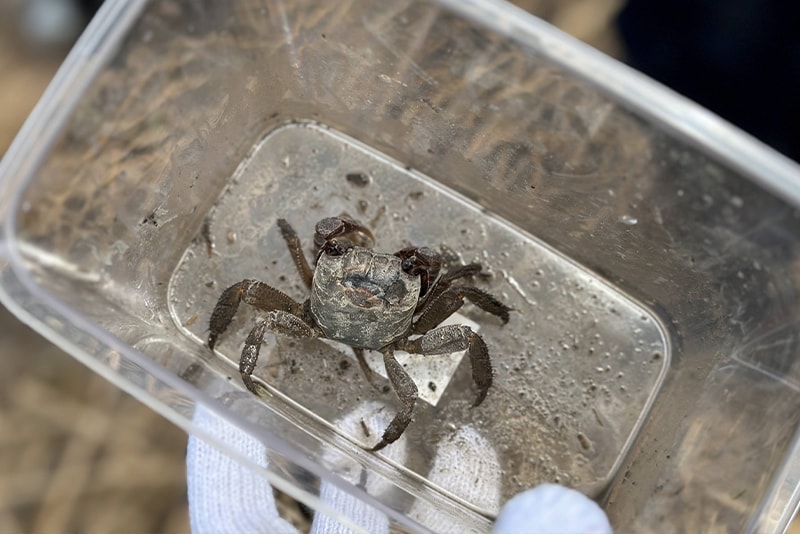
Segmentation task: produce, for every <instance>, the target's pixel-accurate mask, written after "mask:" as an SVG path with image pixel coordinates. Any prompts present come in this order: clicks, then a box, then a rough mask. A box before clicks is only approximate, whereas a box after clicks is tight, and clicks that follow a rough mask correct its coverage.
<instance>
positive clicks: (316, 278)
mask: <svg viewBox="0 0 800 534" xmlns="http://www.w3.org/2000/svg"><path fill="white" fill-rule="evenodd" d="M278 227H279V228H280V231H281V234H282V235H283V238H284V240H285V241H286V244H287V245H288V247H289V251H290V252H291V256H292V259H293V260H294V263H295V265H296V266H297V269H298V271H299V272H300V276H301V278H302V279H303V282H304V283H305V285H306V286H307V287H308V288H309V289H310V290H311V296H310V297H309V298H308V299H307V300H306V301H305V302H304V303H303V304H300V303H298V302H296V301H294V300H293V299H291V298H290V297H288V296H287V295H285V294H284V293H282V292H281V291H279V290H277V289H275V288H273V287H270V286H269V285H267V284H265V283H263V282H259V281H258V280H242V281H241V282H238V283H236V284H234V285H232V286H231V287H229V288H228V289H226V290H225V291H223V292H222V295H220V297H219V300H218V301H217V304H216V306H215V307H214V311H213V312H212V313H211V320H210V322H209V332H210V333H209V335H208V346H209V347H210V348H211V349H212V350H213V349H214V345H215V344H216V342H217V338H218V337H219V336H220V335H221V334H222V333H223V332H224V331H225V329H226V328H227V327H228V325H229V324H230V323H231V321H232V320H233V317H234V315H235V314H236V310H237V309H238V307H239V303H240V302H242V301H244V302H246V303H248V304H250V305H251V306H253V307H255V308H256V309H258V310H260V311H262V312H264V313H265V315H264V316H263V317H262V318H260V319H258V321H257V322H256V325H255V326H254V327H253V329H252V330H251V331H250V334H249V335H248V336H247V340H246V341H245V345H244V349H243V350H242V356H241V359H240V362H239V370H240V372H241V374H242V381H243V382H244V384H245V386H247V389H249V390H250V391H252V392H253V393H256V394H257V391H256V388H255V385H254V383H253V379H252V373H253V370H254V369H255V365H256V360H257V359H258V352H259V350H260V348H261V343H262V341H263V339H264V334H265V332H266V330H267V329H269V330H272V331H273V332H275V333H277V334H281V335H285V336H291V337H296V338H314V337H316V338H324V339H331V340H334V341H339V342H341V343H344V344H346V345H349V346H350V347H352V348H353V350H354V352H355V354H356V357H357V358H358V361H359V364H360V365H361V368H362V370H363V371H364V373H365V375H366V376H367V378H368V379H370V378H371V372H370V370H369V366H368V365H367V363H366V361H365V359H364V350H377V351H380V352H381V353H382V354H383V362H384V365H385V366H386V374H387V376H388V377H389V381H390V382H391V385H392V387H393V388H394V391H395V392H396V393H397V396H398V397H399V399H400V402H401V403H402V405H403V407H402V409H401V410H400V411H399V412H398V413H397V414H396V415H395V417H394V419H392V421H391V423H390V424H389V426H388V427H387V428H386V430H385V431H384V433H383V436H382V437H381V440H380V442H378V444H377V445H375V446H374V447H372V448H371V449H370V450H372V451H377V450H379V449H382V448H383V447H385V446H386V445H388V444H390V443H392V442H394V441H396V440H397V439H398V438H399V437H400V436H401V435H402V434H403V431H404V430H405V429H406V427H407V426H408V424H409V423H410V422H411V416H412V413H413V410H414V404H415V403H416V400H417V386H416V385H415V384H414V382H413V380H411V378H410V377H409V376H408V374H407V373H406V371H405V370H404V369H403V366H401V365H400V364H399V363H398V362H397V360H396V359H395V356H394V352H395V350H404V351H407V352H410V353H416V354H425V355H435V354H449V353H452V352H457V351H460V350H467V354H468V355H469V359H470V362H471V364H472V378H473V380H474V381H475V384H476V385H477V386H478V396H477V399H476V400H475V403H474V404H473V406H478V405H479V404H480V403H481V402H483V399H484V398H486V394H487V392H488V390H489V387H490V386H491V385H492V376H493V373H492V364H491V360H490V358H489V351H488V349H487V348H486V343H484V341H483V339H482V338H481V337H480V336H479V335H478V334H476V333H475V332H473V331H472V329H471V328H469V327H468V326H461V325H449V326H439V324H440V323H441V322H442V321H444V320H445V319H446V318H447V317H449V316H450V315H452V314H453V313H455V312H456V311H457V310H458V309H459V308H460V307H461V306H462V305H463V304H464V299H466V300H469V301H470V302H472V303H473V304H475V305H477V306H478V307H479V308H481V309H482V310H484V311H486V312H488V313H491V314H492V315H496V316H497V317H499V318H500V319H501V320H502V322H503V323H507V322H508V314H509V311H511V308H509V307H508V306H506V305H505V304H503V303H502V302H500V301H499V300H497V299H496V298H495V297H493V296H492V295H490V294H489V293H486V292H485V291H482V290H480V289H477V288H475V287H471V286H468V285H455V284H454V282H456V281H457V280H459V279H463V278H465V277H469V276H472V275H475V274H477V273H479V272H480V270H481V266H480V265H479V264H476V263H473V264H469V265H461V266H457V267H455V268H453V269H450V270H447V271H446V272H442V259H441V257H440V256H439V254H438V253H437V252H435V251H433V250H431V249H430V248H427V247H409V248H404V249H402V250H400V251H398V252H396V253H394V254H383V253H379V252H374V251H373V250H371V246H372V244H373V243H374V237H373V236H372V233H371V232H370V230H369V229H368V228H367V227H366V226H363V225H362V224H361V223H359V222H357V221H354V220H352V219H348V218H346V217H328V218H326V219H322V220H321V221H319V222H318V223H317V225H316V229H315V234H314V243H315V244H316V245H317V247H318V248H319V252H318V254H317V258H316V267H315V268H314V269H313V270H312V268H311V267H310V266H309V264H308V261H307V260H306V258H305V255H304V254H303V251H302V248H301V245H300V239H299V238H298V237H297V233H296V232H295V231H294V229H293V228H292V227H291V225H289V223H288V222H286V221H285V220H284V219H278ZM415 335H416V336H418V337H416V338H415V339H410V337H411V336H415Z"/></svg>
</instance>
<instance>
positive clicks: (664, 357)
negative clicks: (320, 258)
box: [0, 0, 800, 531]
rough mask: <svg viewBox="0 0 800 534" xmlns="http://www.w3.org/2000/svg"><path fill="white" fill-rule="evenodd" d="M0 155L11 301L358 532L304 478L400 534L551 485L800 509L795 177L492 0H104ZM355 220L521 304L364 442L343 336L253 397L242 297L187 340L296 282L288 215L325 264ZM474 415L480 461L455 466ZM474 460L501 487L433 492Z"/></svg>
mask: <svg viewBox="0 0 800 534" xmlns="http://www.w3.org/2000/svg"><path fill="white" fill-rule="evenodd" d="M0 171H1V178H2V184H1V185H2V195H0V214H1V215H2V219H0V225H2V226H0V231H2V234H1V235H2V237H1V238H0V253H2V256H3V258H4V259H3V260H2V261H3V264H2V265H3V266H4V268H3V270H2V284H1V285H0V289H1V292H2V300H3V302H4V304H5V305H7V306H8V307H9V308H10V309H11V310H12V311H14V312H15V313H16V314H17V315H18V316H20V318H22V319H23V320H25V321H26V322H28V323H29V324H31V325H32V326H34V327H35V328H37V329H38V330H39V331H40V332H41V333H42V334H43V335H45V336H47V337H48V338H49V339H51V340H53V341H55V342H56V343H58V344H59V345H60V346H62V347H63V348H65V349H66V350H67V351H69V352H70V353H72V354H73V355H74V356H75V357H76V358H79V359H80V360H81V361H83V362H84V363H86V364H87V365H89V366H90V367H92V368H93V369H94V370H96V371H97V372H99V373H101V374H102V375H103V376H105V377H107V378H108V379H109V380H111V381H113V382H114V383H116V384H117V385H119V386H120V387H121V388H123V389H125V390H126V391H128V392H130V393H132V394H134V395H135V396H137V397H138V398H139V399H141V400H142V401H143V402H145V403H147V404H148V405H149V406H151V407H153V408H155V409H156V410H158V411H159V412H161V413H162V414H164V416H166V417H168V418H169V419H170V420H172V421H174V422H175V423H176V424H178V425H180V426H181V427H183V428H185V429H186V430H187V431H188V432H191V433H196V434H197V435H199V436H200V437H202V438H206V439H209V440H210V441H211V442H212V443H213V444H215V445H217V446H220V447H221V448H223V449H225V446H224V445H223V444H221V443H219V442H217V441H216V440H214V438H213V437H211V436H209V435H208V433H207V432H205V431H204V430H203V429H202V428H197V427H196V426H195V425H194V423H193V414H194V413H195V410H196V408H197V407H198V406H203V407H205V408H207V409H208V410H210V411H212V412H214V413H216V414H217V415H219V416H221V417H223V418H224V419H226V420H227V421H229V422H231V423H233V424H235V425H236V426H239V427H241V428H243V429H245V430H246V431H247V432H248V433H250V434H252V435H253V436H255V437H256V438H257V439H259V440H260V441H261V442H263V443H264V444H265V445H266V447H267V448H268V449H269V451H270V466H269V468H267V469H260V470H259V468H258V467H257V466H255V465H253V464H252V463H248V462H247V461H246V460H245V459H243V458H242V459H241V461H242V462H244V463H245V464H246V465H248V466H250V467H252V468H253V469H254V470H259V472H261V473H262V474H263V475H264V476H265V477H267V478H268V479H269V480H270V481H271V482H272V483H273V485H274V486H275V487H277V488H279V489H281V490H283V491H286V492H288V493H289V494H291V495H292V496H294V497H296V498H297V499H299V500H301V501H303V502H305V503H306V504H308V505H309V506H311V507H312V508H315V509H318V510H320V511H321V512H323V513H326V514H329V515H331V516H333V517H334V519H336V520H339V521H341V522H343V523H345V524H350V525H352V523H348V521H350V520H349V519H348V518H347V517H343V516H341V515H339V513H338V512H336V511H335V510H332V509H330V507H327V506H326V505H325V504H324V503H323V502H322V501H320V500H319V499H318V498H317V496H316V489H315V488H317V486H318V481H319V480H320V479H323V480H327V481H331V482H333V483H334V484H336V485H337V486H338V487H340V488H342V489H344V490H345V491H348V492H350V493H352V494H353V495H354V496H355V497H357V498H358V499H360V500H362V501H363V502H364V503H366V505H367V506H370V507H372V508H373V509H374V510H373V511H374V512H375V513H377V514H381V515H384V516H385V517H386V520H387V521H389V522H390V523H391V524H392V525H394V528H400V529H403V528H404V529H410V530H425V529H430V530H436V529H437V528H438V526H440V525H442V524H447V525H452V527H453V528H454V529H456V530H462V531H484V530H486V529H488V528H489V527H490V525H491V518H492V517H493V516H494V515H495V514H496V513H497V510H498V508H499V506H500V504H501V503H502V502H503V501H505V500H507V499H508V498H510V497H511V496H512V495H514V494H515V493H517V492H518V491H520V490H522V489H525V488H528V487H531V486H534V485H536V484H538V483H541V482H560V483H562V484H565V485H568V486H572V487H575V488H577V489H579V490H581V491H583V492H584V493H586V494H588V495H590V496H592V497H593V498H595V499H597V500H598V501H599V502H600V503H601V504H602V505H603V506H604V508H605V509H606V510H607V511H608V513H609V516H610V518H611V521H612V524H613V525H614V526H615V528H617V529H619V530H620V531H648V530H649V531H664V530H675V531H706V530H710V529H720V530H742V529H750V530H757V531H778V530H781V529H783V528H785V527H786V525H787V524H788V522H789V520H790V519H791V517H792V514H793V512H794V510H795V507H796V505H797V502H798V495H797V488H798V479H799V478H798V477H800V464H798V454H800V453H799V452H798V443H797V439H796V434H797V429H798V423H799V422H800V395H798V392H799V391H800V364H799V363H798V355H800V334H798V332H800V298H798V293H799V292H800V170H799V169H798V167H797V166H796V165H795V164H794V163H792V162H790V161H788V160H787V159H785V158H783V157H781V156H780V155H778V154H776V153H775V152H773V151H771V150H769V149H768V148H766V147H764V146H763V145H761V144H760V143H758V142H757V141H755V140H753V139H751V138H748V137H747V136H746V135H744V134H742V133H741V132H739V131H737V130H735V129H734V128H732V127H731V126H729V125H727V124H726V123H724V122H722V121H721V120H719V119H718V118H716V117H714V116H712V115H710V114H709V113H708V112H706V111H704V110H702V109H700V108H698V107H697V106H695V105H693V104H691V103H689V102H687V101H685V100H683V99H681V98H680V97H678V96H677V95H675V94H673V93H671V92H669V91H668V90H666V89H664V88H663V87H660V86H657V85H656V84H654V83H653V82H652V81H649V80H647V79H644V78H643V77H641V76H640V75H638V74H637V73H635V72H632V71H630V70H628V69H626V68H625V67H624V66H622V65H620V64H618V63H617V62H615V61H613V60H611V59H609V58H607V57H605V56H602V55H601V54H599V53H597V52H595V51H594V50H592V49H590V48H588V47H586V46H584V45H581V44H580V43H578V42H575V41H574V40H572V39H570V38H569V37H567V36H565V35H563V34H561V33H560V32H558V31H556V30H554V29H553V28H551V27H549V26H547V25H546V24H544V23H542V22H541V21H538V20H536V19H535V18H533V17H531V16H530V15H527V14H525V13H523V12H522V11H520V10H518V9H516V8H514V7H512V6H510V5H507V4H503V3H499V2H492V1H473V2H463V1H449V0H447V1H445V0H442V1H438V2H388V1H387V2H368V1H347V2H336V3H330V2H321V1H311V0H286V1H280V0H274V1H267V2H255V1H244V0H243V1H238V2H231V3H215V4H211V3H202V4H198V3H196V2H169V3H161V2H127V1H116V2H114V1H108V2H106V3H105V4H104V6H103V9H102V10H101V11H100V13H99V15H98V17H97V18H96V19H95V20H94V21H93V22H92V24H91V26H90V28H89V29H88V30H87V32H86V34H85V35H84V36H83V37H82V39H81V40H80V42H79V43H78V44H77V46H76V47H75V49H74V50H73V52H72V53H71V55H70V56H69V58H68V60H67V61H66V63H65V64H64V66H63V67H62V69H61V71H60V72H59V74H58V76H57V77H56V79H55V80H54V82H53V84H52V85H51V87H50V88H49V89H48V91H47V93H46V94H45V96H44V97H43V99H42V102H41V103H40V105H39V106H38V107H37V109H36V111H35V113H34V114H33V115H32V116H31V118H30V119H29V121H28V123H27V124H26V126H25V128H24V129H23V131H22V133H21V134H20V136H19V138H18V139H17V140H16V141H15V143H14V145H13V146H12V149H11V150H10V151H9V153H8V155H7V156H6V158H5V159H4V160H3V162H2V168H1V169H0ZM342 213H347V214H349V215H351V216H353V217H355V218H358V219H360V220H362V221H364V222H366V223H367V224H368V225H369V226H370V227H371V228H372V229H373V232H374V234H375V236H376V238H377V242H378V246H377V248H379V249H381V250H384V251H387V252H391V251H395V250H398V249H399V248H402V247H403V246H407V245H408V244H414V245H427V246H431V247H434V248H437V249H439V250H441V251H443V253H444V254H445V256H446V257H447V258H448V259H449V260H450V261H451V262H473V261H479V262H481V263H482V264H483V265H484V266H485V271H486V272H487V273H488V276H486V277H480V278H479V279H478V280H476V281H475V283H476V285H477V286H478V287H480V288H482V289H485V290H487V291H490V292H492V293H493V294H495V295H497V296H498V297H499V298H501V299H502V300H504V301H505V302H506V303H507V304H508V305H510V306H511V307H512V308H514V310H515V311H514V312H513V313H512V317H511V320H510V321H509V323H508V324H507V325H505V326H503V325H502V324H501V323H500V321H499V320H497V319H496V318H494V317H491V316H489V315H488V314H486V313H483V312H481V311H480V310H479V309H477V308H475V307H473V306H470V305H466V306H464V307H463V308H462V309H461V310H460V311H459V316H458V317H456V318H455V319H456V320H457V321H458V322H461V323H464V324H469V325H472V326H473V328H474V329H475V330H477V331H478V332H479V333H480V335H481V336H483V338H484V339H485V340H486V343H487V345H488V347H489V350H490V353H491V357H492V361H493V366H494V369H495V383H494V385H493V387H492V388H491V389H490V391H489V395H488V396H487V398H486V401H485V402H484V403H483V404H482V405H481V406H480V407H478V408H474V409H473V408H470V405H471V403H472V401H473V399H474V396H475V388H474V386H473V385H472V383H471V379H470V373H469V362H468V360H467V359H466V358H463V355H460V354H455V355H451V356H447V357H425V358H420V357H414V356H410V357H408V358H407V359H406V360H404V362H405V364H406V366H407V369H408V370H409V372H410V373H411V374H412V376H414V377H415V380H416V381H417V383H418V385H419V387H420V389H421V391H422V393H423V400H422V401H420V402H419V403H418V407H417V411H416V417H415V420H414V421H413V422H412V424H411V425H410V426H409V428H408V430H407V432H406V433H405V435H404V436H403V438H401V440H400V441H398V442H397V443H395V444H393V445H390V446H389V447H387V448H386V449H384V450H383V451H381V452H379V453H370V452H367V451H365V449H364V448H365V447H369V446H371V445H373V444H374V443H375V441H376V435H377V434H376V433H378V432H380V431H382V429H381V428H376V429H372V430H370V429H369V428H368V427H367V425H366V424H363V425H356V426H353V425H343V424H341V422H342V421H344V420H346V417H347V414H348V413H351V411H352V410H353V409H355V408H356V407H358V406H362V407H363V406H374V407H375V410H376V412H378V411H381V410H389V411H390V412H391V411H393V410H396V409H397V408H398V402H397V400H396V398H395V396H394V394H393V393H392V392H391V391H390V390H387V388H380V387H379V388H374V387H372V386H370V385H369V384H368V383H367V381H366V380H365V379H364V377H363V376H362V375H361V374H360V371H359V369H358V365H357V364H355V365H354V360H353V359H352V355H351V352H350V351H349V350H348V349H347V347H345V346H342V345H339V344H335V343H329V342H324V341H320V340H290V339H288V338H281V337H276V336H272V335H268V336H267V339H266V341H265V344H264V346H263V347H262V350H261V358H260V360H259V365H258V367H257V368H256V372H255V377H256V378H257V380H258V382H259V383H260V384H261V385H262V387H263V389H264V395H263V397H262V398H258V397H256V396H254V395H252V394H250V393H248V392H247V391H246V390H245V389H244V387H243V385H242V384H241V380H240V379H239V376H238V357H239V353H240V351H241V347H242V344H243V342H244V338H245V337H246V335H247V332H248V330H249V328H250V327H251V326H252V324H253V321H254V318H255V312H254V311H253V310H252V309H245V308H246V307H245V308H243V309H242V311H241V312H240V314H239V316H238V317H237V319H236V320H235V321H234V323H233V324H232V326H231V328H230V329H229V330H228V331H227V332H226V333H225V335H224V337H222V338H221V340H220V343H219V346H218V350H217V352H211V351H210V350H209V349H208V348H207V347H206V346H205V344H204V342H205V337H206V336H207V326H208V318H209V315H210V312H211V309H212V308H213V306H214V303H215V301H216V299H217V297H218V296H219V294H220V292H221V291H222V289H224V288H225V287H228V286H229V285H231V284H233V283H235V282H238V281H239V280H241V279H243V278H257V279H260V280H262V281H265V282H267V283H269V284H271V285H273V286H275V287H278V288H279V289H281V290H283V291H285V292H286V293H287V294H288V295H289V296H291V297H293V298H295V299H297V300H303V299H304V298H306V297H307V291H306V290H305V288H304V286H303V285H302V283H301V282H300V278H299V277H298V275H297V273H296V271H295V269H294V266H293V264H292V261H291V258H290V256H289V253H288V251H287V250H286V247H285V245H284V244H283V241H282V239H281V237H280V233H279V232H278V230H277V227H276V226H275V221H276V220H277V219H278V218H286V219H287V220H289V221H290V222H291V223H292V224H293V225H294V227H295V228H296V229H297V230H298V233H299V234H300V237H301V239H302V241H303V244H304V247H305V250H306V253H307V254H312V253H313V242H312V239H311V238H312V234H313V228H314V224H315V222H316V221H317V220H319V219H321V218H323V217H326V216H331V215H339V214H342ZM370 363H371V365H372V367H373V369H375V371H376V372H377V371H379V369H380V362H379V359H376V358H375V355H374V354H372V355H370ZM376 380H378V381H381V380H382V381H383V383H384V384H386V383H387V382H386V380H385V379H384V378H380V377H379V378H377V379H376ZM362 423H363V421H362ZM464 429H469V432H471V434H470V435H473V436H477V438H476V439H479V440H481V443H482V446H484V447H487V448H488V450H490V451H491V454H490V455H488V456H485V457H482V458H478V459H476V458H475V457H474V455H471V452H472V450H471V447H470V443H469V441H465V442H463V444H460V445H459V447H455V450H456V451H457V452H456V453H453V454H449V455H448V456H447V457H446V458H445V459H444V460H443V459H442V455H441V454H438V452H439V451H440V450H441V449H442V447H443V446H444V445H445V444H447V443H452V442H453V441H454V440H456V441H457V440H458V439H460V438H459V436H464V435H465V434H464ZM400 450H403V451H405V453H404V454H403V455H398V454H399V453H398V452H397V451H400ZM448 450H453V447H450V449H448ZM392 451H394V452H392ZM226 452H228V453H229V454H231V455H233V456H234V457H237V458H240V456H239V455H238V453H237V451H235V450H229V449H226ZM398 458H402V459H401V460H398ZM476 461H478V462H482V465H483V466H484V467H485V466H487V465H488V466H490V469H489V471H490V472H491V473H492V475H493V476H494V479H493V480H494V486H493V487H492V490H493V491H492V494H491V495H475V494H473V493H471V492H470V491H469V489H468V488H466V489H465V488H463V487H456V486H448V485H447V484H443V483H441V482H440V481H441V480H442V479H441V477H439V476H438V475H439V474H441V473H442V472H444V471H447V470H448V469H469V468H470V466H474V464H475V462H476ZM443 462H444V463H443ZM354 469H356V470H358V471H359V472H361V473H367V474H368V475H369V477H373V478H372V479H371V480H372V482H371V483H368V484H363V483H362V484H360V483H358V481H357V480H355V481H354V480H353V479H352V473H353V472H354V471H353V470H354ZM375 481H378V482H381V483H374V482H375ZM376 488H380V489H376ZM387 488H388V489H387Z"/></svg>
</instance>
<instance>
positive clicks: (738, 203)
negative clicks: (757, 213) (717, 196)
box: [731, 196, 744, 208]
mask: <svg viewBox="0 0 800 534" xmlns="http://www.w3.org/2000/svg"><path fill="white" fill-rule="evenodd" d="M731 204H732V205H733V207H734V208H741V207H742V206H744V200H742V197H737V196H732V197H731Z"/></svg>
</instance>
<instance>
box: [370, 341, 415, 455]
mask: <svg viewBox="0 0 800 534" xmlns="http://www.w3.org/2000/svg"><path fill="white" fill-rule="evenodd" d="M383 364H384V365H385V366H386V374H387V375H388V376H389V380H391V382H392V386H394V391H395V393H397V396H398V397H399V398H400V402H402V403H403V407H402V408H401V409H400V411H399V412H397V414H396V415H395V416H394V419H392V422H391V423H389V426H388V427H386V430H385V431H384V432H383V436H382V437H381V440H380V442H378V444H377V445H375V446H374V447H372V448H371V449H370V450H371V451H379V450H381V449H382V448H384V447H385V446H387V445H389V444H390V443H394V442H395V441H397V439H398V438H399V437H400V436H401V435H402V434H403V431H405V429H406V427H407V426H408V425H409V423H411V415H412V414H413V413H414V404H415V403H416V402H417V385H416V384H414V381H413V380H411V377H410V376H408V373H406V370H405V369H403V366H402V365H400V363H399V362H398V361H397V359H396V358H395V357H394V351H393V350H392V349H385V350H384V351H383Z"/></svg>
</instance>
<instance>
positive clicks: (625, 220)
mask: <svg viewBox="0 0 800 534" xmlns="http://www.w3.org/2000/svg"><path fill="white" fill-rule="evenodd" d="M619 222H621V223H622V224H627V225H628V226H633V225H634V224H636V223H638V222H639V219H637V218H636V217H634V216H633V215H627V214H626V215H622V216H621V217H620V218H619Z"/></svg>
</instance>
